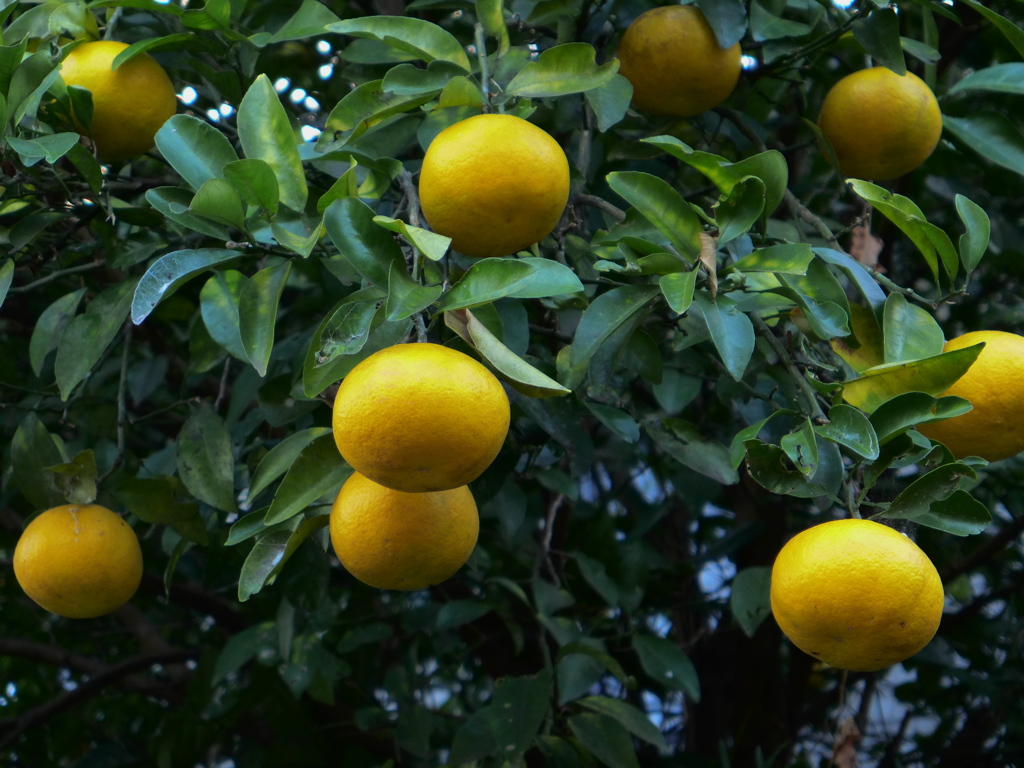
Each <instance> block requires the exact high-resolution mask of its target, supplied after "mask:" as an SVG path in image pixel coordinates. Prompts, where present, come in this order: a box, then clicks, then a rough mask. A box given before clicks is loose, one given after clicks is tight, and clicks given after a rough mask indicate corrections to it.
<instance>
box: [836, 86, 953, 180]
mask: <svg viewBox="0 0 1024 768" xmlns="http://www.w3.org/2000/svg"><path fill="white" fill-rule="evenodd" d="M818 125H819V126H820V127H821V130H822V133H824V134H825V136H826V137H827V138H828V140H829V141H830V142H831V143H832V147H833V148H834V149H835V151H836V159H837V160H838V161H839V172H840V173H841V174H842V175H843V176H853V177H855V178H858V179H875V180H878V181H884V180H886V179H894V178H896V177H897V176H902V175H903V174H905V173H909V172H910V171H912V170H914V169H915V168H917V167H918V166H919V165H921V163H923V162H924V161H925V160H927V159H928V157H929V155H931V153H932V152H933V151H934V150H935V147H936V145H937V144H938V143H939V136H940V134H941V133H942V113H941V112H940V111H939V103H938V102H937V101H936V100H935V94H933V93H932V91H931V88H929V87H928V86H927V84H926V83H925V82H924V81H923V80H921V78H919V77H918V76H917V75H915V74H913V73H912V72H907V74H905V75H897V74H896V73H895V72H893V71H892V70H891V69H889V68H888V67H872V68H870V69H862V70H860V71H858V72H854V73H853V74H851V75H847V76H846V77H844V78H843V79H842V80H840V81H839V82H838V83H836V84H835V85H834V86H832V89H831V90H830V91H829V92H828V94H827V95H826V96H825V101H824V103H823V104H822V105H821V113H820V114H819V115H818Z"/></svg>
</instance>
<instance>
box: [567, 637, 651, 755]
mask: <svg viewBox="0 0 1024 768" xmlns="http://www.w3.org/2000/svg"><path fill="white" fill-rule="evenodd" d="M567 647H568V646H567ZM563 650H564V649H563ZM576 703H577V704H579V705H580V706H581V707H586V708H587V709H589V710H591V711H593V712H597V713H598V714H601V715H606V716H607V717H610V718H611V719H613V720H615V722H617V723H618V724H619V725H621V726H622V727H623V728H625V729H626V730H627V731H629V732H630V733H632V734H633V735H634V736H636V737H637V738H638V739H643V740H644V741H646V742H647V743H648V744H653V745H654V746H655V747H657V748H658V749H659V750H663V751H664V750H667V749H668V745H667V744H666V743H665V737H664V736H663V735H662V733H661V731H659V730H658V727H657V726H656V725H655V724H654V723H652V722H651V720H650V718H649V717H648V716H647V715H646V714H645V713H644V712H641V711H640V710H639V709H637V708H636V707H634V706H633V705H632V704H629V703H627V702H625V701H622V699H613V698H611V697H609V696H587V697H586V698H583V699H580V700H579V701H577V702H576Z"/></svg>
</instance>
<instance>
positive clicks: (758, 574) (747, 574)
mask: <svg viewBox="0 0 1024 768" xmlns="http://www.w3.org/2000/svg"><path fill="white" fill-rule="evenodd" d="M771 584H772V569H771V568H769V567H768V566H766V565H757V566H752V567H749V568H744V569H743V570H741V571H739V572H738V573H737V574H736V577H735V578H734V579H733V580H732V589H731V590H730V592H729V610H730V611H731V612H732V617H733V618H734V619H735V620H736V623H737V624H739V625H740V629H742V630H743V634H745V635H746V636H747V637H753V636H754V633H755V632H757V628H758V627H759V626H761V622H763V621H764V620H765V619H766V618H768V617H769V616H770V615H771V613H772V606H771V602H770V601H769V592H770V591H771Z"/></svg>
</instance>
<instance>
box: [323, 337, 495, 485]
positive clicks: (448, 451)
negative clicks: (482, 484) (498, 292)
mask: <svg viewBox="0 0 1024 768" xmlns="http://www.w3.org/2000/svg"><path fill="white" fill-rule="evenodd" d="M509 418H510V411H509V404H508V396H507V395H506V394H505V390H504V389H502V386H501V383H500V382H499V381H498V380H497V379H496V378H494V376H493V375H492V374H491V372H490V371H488V370H487V369H486V368H485V367H484V366H483V365H481V364H480V363H478V362H477V361H476V360H474V359H473V358H471V357H469V356H468V355H464V354H462V353H461V352H457V351H456V350H454V349H449V348H448V347H442V346H440V345H438V344H398V345H396V346H393V347H388V348H387V349H382V350H381V351H380V352H376V353H374V354H372V355H370V356H369V357H368V358H366V359H365V360H363V361H362V362H361V363H359V365H357V366H356V367H355V368H353V369H352V371H351V372H350V373H349V374H348V376H346V377H345V379H344V380H343V381H342V382H341V387H340V388H339V389H338V394H337V396H336V397H335V399H334V418H333V426H334V440H335V442H336V443H337V444H338V450H339V451H341V455H342V457H343V458H344V459H345V461H347V462H348V463H349V464H351V465H352V467H353V468H354V469H355V470H356V471H357V472H360V473H361V474H363V475H366V477H368V478H369V479H371V480H373V481H374V482H376V483H380V484H381V485H385V486H387V487H388V488H394V489H396V490H399V491H406V492H408V493H422V492H425V491H445V490H448V489H450V488H457V487H458V486H460V485H466V483H469V482H470V481H472V480H475V479H476V478H477V477H478V476H479V475H480V473H481V472H483V471H484V470H485V469H487V467H488V466H489V465H490V463H491V462H492V461H494V457H495V456H497V455H498V451H500V450H501V446H502V443H504V442H505V436H506V435H507V434H508V425H509Z"/></svg>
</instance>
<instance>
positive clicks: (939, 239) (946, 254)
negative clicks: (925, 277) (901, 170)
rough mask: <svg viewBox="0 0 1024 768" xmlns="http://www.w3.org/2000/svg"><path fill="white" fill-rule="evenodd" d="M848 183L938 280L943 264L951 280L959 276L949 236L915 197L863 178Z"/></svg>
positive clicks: (955, 256)
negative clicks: (905, 240) (899, 232)
mask: <svg viewBox="0 0 1024 768" xmlns="http://www.w3.org/2000/svg"><path fill="white" fill-rule="evenodd" d="M943 119H944V120H945V118H943ZM848 182H849V184H850V186H851V187H852V188H853V191H854V192H856V193H857V195H859V196H860V197H861V198H863V199H864V200H867V201H868V202H869V203H871V205H872V206H874V208H875V209H876V210H877V211H879V212H880V213H881V214H882V215H884V216H885V217H886V218H887V219H889V221H891V222H892V223H893V224H895V225H896V226H897V227H899V228H900V229H901V230H902V231H903V233H904V234H905V235H906V236H907V237H909V238H910V239H911V240H912V241H913V243H914V245H916V246H917V248H918V250H919V251H921V254H922V255H923V256H924V258H925V261H926V262H927V263H928V267H929V268H930V269H931V271H932V277H934V279H935V281H936V282H938V280H939V265H940V264H941V265H942V267H943V269H944V270H945V273H946V275H947V276H948V277H949V279H950V280H952V279H953V278H955V277H956V273H957V269H958V267H959V264H960V260H959V257H958V256H957V253H956V249H954V248H953V243H952V242H951V241H950V239H949V235H947V234H946V233H945V232H943V231H942V230H941V229H939V228H938V227H936V226H935V225H934V224H931V223H929V222H928V220H927V219H926V218H925V215H924V213H922V212H921V209H920V208H918V207H917V205H916V204H915V203H914V201H913V200H911V199H910V198H907V197H904V196H903V195H894V194H893V193H892V192H890V191H889V190H887V189H885V188H884V187H880V186H878V185H877V184H872V183H870V182H867V181H861V180H860V179H848Z"/></svg>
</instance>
